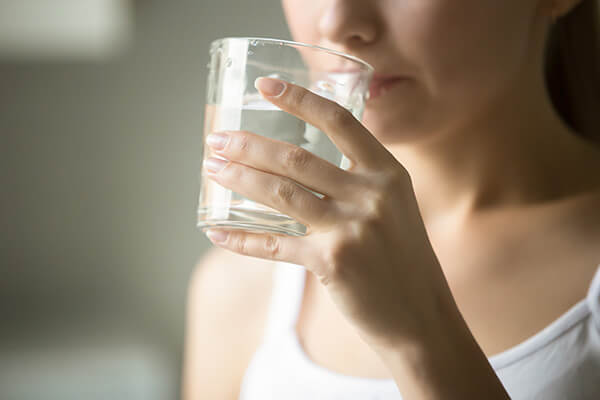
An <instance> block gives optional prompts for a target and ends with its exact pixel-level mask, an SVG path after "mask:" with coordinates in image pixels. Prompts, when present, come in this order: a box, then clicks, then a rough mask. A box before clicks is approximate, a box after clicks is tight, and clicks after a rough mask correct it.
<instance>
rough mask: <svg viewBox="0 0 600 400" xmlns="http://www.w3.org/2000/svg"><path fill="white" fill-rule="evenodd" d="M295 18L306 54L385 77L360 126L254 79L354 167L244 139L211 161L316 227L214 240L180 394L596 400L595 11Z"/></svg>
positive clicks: (385, 7)
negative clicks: (320, 53)
mask: <svg viewBox="0 0 600 400" xmlns="http://www.w3.org/2000/svg"><path fill="white" fill-rule="evenodd" d="M282 4H283V8H284V11H285V15H286V19H287V22H288V24H289V27H290V31H291V34H292V37H293V39H294V40H297V41H301V42H306V43H311V44H317V45H321V46H324V47H328V48H333V49H336V50H340V51H343V52H346V53H349V54H353V55H355V56H357V57H359V58H362V59H364V60H365V61H367V62H369V63H370V64H371V65H373V66H374V67H375V74H376V77H375V81H374V85H373V87H372V93H371V94H372V96H371V98H370V99H369V101H368V103H367V106H366V109H365V112H364V116H363V119H362V122H359V121H357V120H356V119H354V118H353V117H352V116H351V115H350V114H349V113H348V112H347V111H345V110H344V109H343V108H341V107H340V106H338V105H337V104H335V103H333V102H330V101H328V100H326V99H324V98H321V97H318V96H316V95H314V94H312V93H311V92H308V91H306V90H305V89H303V88H301V87H298V86H295V85H292V84H289V83H287V84H284V85H278V83H281V82H277V81H274V80H260V81H259V82H258V86H259V87H260V90H261V92H262V94H263V95H264V97H265V98H267V99H268V100H269V101H271V102H273V103H274V104H276V105H278V106H279V107H280V108H282V109H283V110H285V111H287V112H290V113H292V114H294V115H297V116H298V117H299V118H302V119H303V120H305V121H307V122H309V123H311V124H313V125H315V126H318V127H320V128H322V130H323V131H324V132H326V133H327V134H328V135H329V136H330V137H331V138H332V140H333V141H334V142H335V143H336V145H337V146H338V148H340V150H341V151H342V152H343V153H344V154H345V155H346V156H347V157H348V158H349V159H350V160H351V168H349V169H348V170H342V169H339V168H337V167H335V166H332V165H331V164H327V163H325V162H324V161H323V160H321V159H319V158H317V157H315V156H313V155H312V154H311V153H308V152H306V151H301V149H300V150H299V149H298V148H297V147H294V146H292V145H289V144H286V143H283V142H278V141H274V140H269V139H266V138H264V137H261V136H259V135H256V134H254V133H252V132H243V131H234V132H228V135H226V136H225V137H224V139H225V140H224V142H223V146H221V147H223V148H222V149H221V150H219V153H220V154H221V155H223V157H225V158H226V159H227V160H229V161H228V162H226V163H225V165H215V163H208V164H207V165H206V168H207V171H211V170H212V171H213V172H212V179H215V180H216V181H218V182H219V183H220V184H222V185H223V186H226V187H229V188H231V189H232V190H234V191H236V192H239V193H242V194H244V195H246V196H247V197H249V198H252V199H254V200H256V201H259V202H262V203H264V204H268V205H271V206H272V207H274V208H276V209H278V210H280V211H282V212H284V213H286V214H288V215H290V216H292V217H294V218H295V219H297V220H299V221H300V222H302V223H304V224H305V225H306V226H307V227H308V232H307V235H306V236H302V237H291V236H285V235H269V234H257V233H248V232H241V231H230V232H221V233H225V235H216V234H215V235H213V234H210V237H211V240H212V241H213V243H214V244H215V247H213V249H211V251H209V253H208V254H207V255H206V256H205V257H204V258H203V260H202V261H201V262H200V265H199V266H198V268H197V271H196V273H195V274H194V276H193V279H192V282H191V287H190V294H189V310H188V313H189V314H188V315H189V321H188V332H187V343H186V352H185V366H184V382H183V393H184V397H185V399H186V400H191V399H237V398H241V399H243V400H259V399H260V400H266V399H278V400H280V399H286V400H295V399H327V400H330V399H331V400H333V399H407V400H408V399H411V400H413V399H505V398H509V396H510V397H511V398H513V399H545V400H553V399H571V400H582V399H598V398H600V268H599V264H600V148H599V147H598V146H597V140H598V139H597V138H600V126H599V124H598V122H599V121H600V119H599V113H598V111H599V109H598V107H599V106H600V103H599V97H598V96H599V93H600V92H599V91H598V90H599V85H598V79H599V75H598V69H597V68H598V64H597V59H596V55H597V52H598V36H597V34H598V32H597V30H596V26H597V25H596V24H597V22H596V19H597V18H598V12H597V8H596V4H595V1H594V0H503V1H498V0H374V1H364V0H324V1H306V0H283V1H282ZM263 84H264V85H263ZM277 93H279V94H277ZM215 143H218V141H212V142H211V143H210V145H212V146H213V147H214V148H215V149H218V148H219V146H218V144H215ZM220 167H223V168H222V169H220V171H218V172H217V170H218V169H219V168H220ZM295 182H297V183H300V184H302V185H304V186H306V187H309V188H311V189H312V190H315V191H317V192H320V193H323V194H325V195H326V197H325V198H323V199H319V198H318V197H316V196H313V195H312V194H311V193H310V192H308V191H305V190H302V189H301V187H300V186H298V185H296V184H295ZM213 233H217V231H214V232H213ZM298 265H301V266H304V267H305V268H306V271H305V270H304V269H303V268H300V267H298Z"/></svg>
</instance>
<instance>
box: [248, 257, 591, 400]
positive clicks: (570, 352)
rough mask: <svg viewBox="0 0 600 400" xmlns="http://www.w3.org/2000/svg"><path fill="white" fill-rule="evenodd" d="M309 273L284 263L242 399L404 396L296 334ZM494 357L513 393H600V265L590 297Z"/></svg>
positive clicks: (549, 397)
mask: <svg viewBox="0 0 600 400" xmlns="http://www.w3.org/2000/svg"><path fill="white" fill-rule="evenodd" d="M305 276H306V271H305V269H304V268H303V267H302V266H299V265H295V264H289V263H283V262H278V263H277V269H276V272H275V274H274V287H273V292H272V296H271V303H270V309H269V315H268V320H267V325H266V331H265V332H266V333H265V336H264V338H263V342H262V344H261V345H260V346H259V348H258V349H257V351H256V353H255V354H254V357H253V358H252V360H251V362H250V364H249V366H248V368H247V370H246V373H245V375H244V379H243V382H242V388H241V393H240V400H284V399H285V400H300V399H301V400H309V399H310V400H341V399H344V400H354V399H356V400H359V399H360V400H375V399H379V400H401V399H402V396H401V394H400V392H399V390H398V388H397V386H396V384H395V382H394V381H393V380H392V379H373V378H362V377H354V376H348V375H344V374H340V373H337V372H334V371H331V370H329V369H326V368H324V367H321V366H320V365H317V364H315V363H314V362H313V361H311V360H310V359H309V358H308V356H307V355H306V353H305V352H304V350H303V348H302V346H301V344H300V342H299V341H298V336H297V334H296V320H297V317H298V313H299V311H300V307H301V304H302V296H303V293H304V281H305ZM488 360H489V362H490V364H491V365H492V367H493V368H494V370H495V372H496V374H497V375H498V377H499V379H500V381H501V382H502V383H503V385H504V387H505V388H506V390H507V391H508V393H509V395H510V396H511V398H512V399H513V400H521V399H544V400H565V399H569V400H592V399H596V400H598V399H600V266H599V267H598V270H597V272H596V274H595V277H594V278H593V280H592V282H591V284H590V287H589V290H588V293H587V295H586V297H585V298H584V299H582V300H581V301H580V302H579V303H577V304H575V305H574V306H573V307H571V308H570V309H569V310H568V311H567V312H566V313H564V314H563V315H561V316H560V317H559V318H558V319H556V320H555V321H554V322H552V323H551V324H550V325H548V326H547V327H545V328H544V329H543V330H541V331H539V332H538V333H536V334H535V335H533V336H531V337H530V338H528V339H527V340H525V341H523V342H521V343H520V344H518V345H516V346H514V347H512V348H510V349H508V350H506V351H503V352H501V353H499V354H496V355H494V356H492V357H490V358H488Z"/></svg>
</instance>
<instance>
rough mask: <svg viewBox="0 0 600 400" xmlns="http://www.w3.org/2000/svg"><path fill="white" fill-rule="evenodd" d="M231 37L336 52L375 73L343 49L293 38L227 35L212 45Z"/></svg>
mask: <svg viewBox="0 0 600 400" xmlns="http://www.w3.org/2000/svg"><path fill="white" fill-rule="evenodd" d="M231 39H241V40H258V41H261V42H274V43H285V44H287V45H294V46H302V47H308V48H312V49H318V50H323V51H326V52H327V53H330V54H335V55H337V56H340V57H344V58H347V59H349V60H351V61H354V62H357V63H358V64H361V65H363V66H364V67H366V68H367V71H368V72H371V73H373V72H374V71H375V68H374V67H373V66H372V65H371V64H369V63H368V62H366V61H364V60H362V59H360V58H358V57H356V56H353V55H350V54H346V53H342V52H341V51H337V50H333V49H328V48H326V47H322V46H318V45H315V44H308V43H302V42H295V41H293V40H285V39H274V38H264V37H251V36H227V37H223V38H219V39H215V40H213V41H212V42H211V44H210V46H211V47H212V46H214V45H215V44H217V43H219V42H224V41H226V40H231Z"/></svg>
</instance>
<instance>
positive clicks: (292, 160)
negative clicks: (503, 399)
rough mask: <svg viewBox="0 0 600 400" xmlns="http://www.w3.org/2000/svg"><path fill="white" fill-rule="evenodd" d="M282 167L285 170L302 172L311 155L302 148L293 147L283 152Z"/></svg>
mask: <svg viewBox="0 0 600 400" xmlns="http://www.w3.org/2000/svg"><path fill="white" fill-rule="evenodd" d="M282 157H283V165H284V166H285V168H286V169H287V170H304V169H305V168H306V167H307V166H308V164H309V163H310V160H311V158H312V154H311V153H310V152H308V151H307V150H305V149H303V148H302V147H298V146H294V147H292V148H290V149H289V150H287V151H285V152H283V155H282Z"/></svg>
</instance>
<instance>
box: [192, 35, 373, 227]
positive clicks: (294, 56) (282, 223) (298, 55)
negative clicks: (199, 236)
mask: <svg viewBox="0 0 600 400" xmlns="http://www.w3.org/2000/svg"><path fill="white" fill-rule="evenodd" d="M207 67H208V81H207V97H206V105H205V114H204V136H203V137H204V138H206V136H208V135H209V134H210V133H211V132H216V131H224V130H245V131H250V132H252V133H255V134H258V135H262V136H267V137H270V138H273V139H277V140H281V141H285V142H289V143H293V144H295V145H297V146H300V147H303V148H304V149H306V150H308V151H310V152H311V153H313V154H315V155H317V156H318V157H321V158H323V159H324V160H327V161H328V162H330V163H332V164H333V165H335V166H338V167H340V168H342V169H345V168H347V167H348V166H349V161H348V159H347V158H346V157H345V156H344V155H343V154H342V153H341V152H340V151H339V150H338V149H337V147H336V146H335V145H334V144H333V143H332V141H331V140H330V139H329V137H328V136H327V135H326V134H325V133H323V132H322V131H320V130H319V129H317V128H316V127H314V126H312V125H310V124H308V123H307V122H305V121H303V120H301V119H299V118H297V117H295V116H294V115H292V114H290V113H287V112H285V111H282V110H281V109H280V108H278V107H276V106H275V105H274V104H273V103H271V102H269V101H268V100H266V99H264V98H263V97H262V96H261V95H260V93H259V92H258V90H257V89H256V88H255V87H254V81H255V80H256V79H257V78H259V77H261V76H266V77H273V78H278V79H282V80H285V81H287V82H290V83H293V84H296V85H299V86H302V87H305V88H307V89H308V90H310V91H312V92H313V93H316V94H318V95H320V96H322V97H325V98H327V99H330V100H333V101H335V102H337V103H338V104H340V105H341V106H343V107H345V108H346V109H348V110H349V111H350V112H351V113H352V114H353V115H354V117H355V118H356V119H358V120H360V119H361V118H362V113H363V110H364V105H365V101H366V100H367V95H368V87H369V82H370V79H371V76H372V74H373V67H372V66H370V65H369V64H367V63H366V62H364V61H362V60H360V59H358V58H356V57H353V56H350V55H347V54H343V53H340V52H337V51H334V50H330V49H325V48H323V47H319V46H314V45H309V44H304V43H298V42H291V41H287V40H280V39H269V38H253V37H229V38H222V39H218V40H215V41H213V42H212V43H211V47H210V63H209V64H208V65H207ZM203 143H206V141H205V140H204V141H203ZM207 157H216V158H221V159H223V157H221V156H219V155H217V154H215V153H214V152H213V151H212V150H211V148H210V147H209V146H207V145H204V154H203V159H206V158H207ZM298 185H299V186H300V187H301V188H302V189H305V190H309V191H310V192H312V193H313V194H314V195H315V196H318V197H319V198H322V197H323V195H322V194H320V193H317V192H314V191H312V190H310V189H308V188H306V187H304V186H302V185H300V184H299V183H298ZM197 226H198V228H201V229H202V228H209V227H221V228H227V229H242V230H247V231H255V232H272V233H283V234H288V235H292V236H302V235H304V234H305V233H306V226H304V225H303V224H301V223H299V222H297V221H295V220H294V219H293V218H291V217H289V216H287V215H285V214H282V213H281V212H279V211H278V210H275V209H273V208H271V207H268V206H266V205H263V204H260V203H257V202H255V201H253V200H250V199H248V198H246V197H244V196H242V195H240V194H238V193H236V192H234V191H232V190H230V189H228V188H226V187H223V186H221V185H219V184H218V183H217V182H215V181H214V180H212V179H209V178H207V177H206V176H205V174H204V173H201V180H200V199H199V204H198V220H197Z"/></svg>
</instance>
